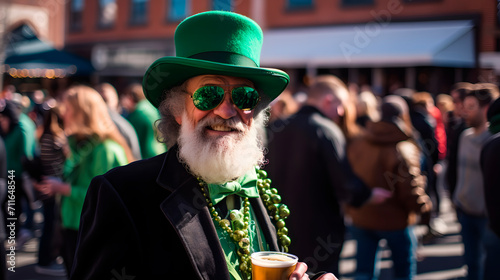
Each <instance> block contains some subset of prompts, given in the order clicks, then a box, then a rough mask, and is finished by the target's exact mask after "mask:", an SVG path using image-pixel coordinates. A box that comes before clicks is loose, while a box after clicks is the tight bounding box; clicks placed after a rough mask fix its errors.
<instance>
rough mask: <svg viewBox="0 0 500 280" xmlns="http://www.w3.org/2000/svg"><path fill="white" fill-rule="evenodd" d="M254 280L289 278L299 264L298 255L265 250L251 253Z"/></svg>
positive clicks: (283, 279) (284, 279) (281, 279)
mask: <svg viewBox="0 0 500 280" xmlns="http://www.w3.org/2000/svg"><path fill="white" fill-rule="evenodd" d="M251 259H252V280H287V279H288V277H290V274H292V272H293V271H294V270H295V267H296V266H297V260H298V258H297V256H294V255H292V254H288V253H282V252H273V251H263V252H256V253H253V254H252V255H251Z"/></svg>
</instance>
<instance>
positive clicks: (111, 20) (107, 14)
mask: <svg viewBox="0 0 500 280" xmlns="http://www.w3.org/2000/svg"><path fill="white" fill-rule="evenodd" d="M117 9H118V6H117V5H116V0H99V19H98V20H99V22H98V25H99V28H110V27H113V25H114V24H115V20H116V13H117Z"/></svg>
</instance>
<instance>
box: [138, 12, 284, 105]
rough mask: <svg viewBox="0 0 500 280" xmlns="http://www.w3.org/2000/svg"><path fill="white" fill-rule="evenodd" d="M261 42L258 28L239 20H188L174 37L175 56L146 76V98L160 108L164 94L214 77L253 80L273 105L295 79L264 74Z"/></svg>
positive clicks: (206, 15) (223, 15)
mask: <svg viewBox="0 0 500 280" xmlns="http://www.w3.org/2000/svg"><path fill="white" fill-rule="evenodd" d="M262 38H263V34H262V30H261V29H260V27H259V25H257V23H256V22H254V21H253V20H251V19H250V18H248V17H245V16H243V15H240V14H236V13H232V12H224V11H209V12H203V13H199V14H196V15H193V16H191V17H188V18H186V19H185V20H183V21H182V22H181V23H180V24H179V26H178V27H177V29H176V31H175V37H174V39H175V50H176V56H165V57H162V58H160V59H158V60H156V61H155V62H153V64H151V66H150V67H149V69H148V70H147V71H146V74H144V79H143V81H142V87H143V89H144V94H145V95H146V98H147V99H148V100H149V102H151V103H152V104H153V105H154V106H155V107H158V106H159V105H160V103H161V101H162V100H163V99H164V96H163V94H164V92H165V90H168V89H171V88H172V87H174V86H178V85H180V84H182V83H183V82H184V81H186V80H187V79H189V78H191V77H195V76H198V75H206V74H212V75H226V76H233V77H242V78H246V79H249V80H250V81H252V82H253V83H254V84H255V86H256V88H257V89H258V90H259V92H261V93H262V94H265V95H266V96H268V97H269V98H270V100H273V99H274V98H276V97H277V96H278V95H279V94H280V93H281V92H282V91H283V90H284V89H285V87H286V86H287V84H288V82H289V80H290V78H289V77H288V75H287V74H286V73H285V72H283V71H281V70H278V69H272V68H260V66H259V59H260V51H261V48H262Z"/></svg>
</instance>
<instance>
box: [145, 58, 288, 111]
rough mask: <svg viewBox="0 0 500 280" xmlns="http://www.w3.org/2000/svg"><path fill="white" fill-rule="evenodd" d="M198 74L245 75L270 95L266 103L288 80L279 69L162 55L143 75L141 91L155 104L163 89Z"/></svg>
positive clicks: (157, 104)
mask: <svg viewBox="0 0 500 280" xmlns="http://www.w3.org/2000/svg"><path fill="white" fill-rule="evenodd" d="M199 75H225V76H232V77H240V78H246V79H248V80H250V81H252V82H253V83H254V85H255V87H256V88H257V89H259V91H260V92H262V94H264V95H266V96H267V97H268V98H269V102H270V101H272V100H273V99H275V98H276V97H278V95H280V94H281V92H283V90H284V89H285V88H286V86H287V85H288V82H289V80H290V77H289V76H288V74H287V73H285V72H283V71H281V70H279V69H273V68H259V67H244V66H236V65H232V64H224V63H218V62H211V61H207V60H199V59H192V58H185V57H162V58H160V59H158V60H156V61H155V62H154V63H153V64H152V65H151V66H150V67H149V69H148V70H147V71H146V73H145V74H144V78H143V81H142V86H143V89H144V94H145V96H146V98H147V99H148V100H149V102H151V104H153V105H154V106H155V107H158V106H159V105H160V103H161V101H162V100H163V99H164V96H163V94H164V93H165V91H166V90H169V89H171V88H172V87H175V86H178V85H181V84H182V83H183V82H184V81H186V80H187V79H189V78H192V77H195V76H199Z"/></svg>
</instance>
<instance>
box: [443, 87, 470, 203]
mask: <svg viewBox="0 0 500 280" xmlns="http://www.w3.org/2000/svg"><path fill="white" fill-rule="evenodd" d="M473 88H474V85H473V84H471V83H465V82H461V83H457V84H455V85H454V86H453V88H452V90H451V91H450V95H451V97H452V98H453V104H454V105H455V108H454V110H453V113H452V114H451V115H450V116H449V117H448V123H447V124H446V139H447V142H446V145H447V147H446V159H447V160H448V167H447V168H446V174H445V175H446V177H445V178H446V185H447V187H448V191H449V193H450V197H453V195H454V193H455V188H456V186H457V161H458V158H457V157H458V140H459V139H460V134H462V132H463V131H464V130H465V129H466V128H467V125H466V124H465V120H464V118H463V110H464V108H463V107H464V105H463V103H464V99H465V96H467V94H469V93H470V92H471V91H472V90H473Z"/></svg>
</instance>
